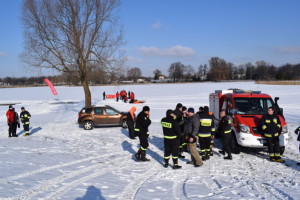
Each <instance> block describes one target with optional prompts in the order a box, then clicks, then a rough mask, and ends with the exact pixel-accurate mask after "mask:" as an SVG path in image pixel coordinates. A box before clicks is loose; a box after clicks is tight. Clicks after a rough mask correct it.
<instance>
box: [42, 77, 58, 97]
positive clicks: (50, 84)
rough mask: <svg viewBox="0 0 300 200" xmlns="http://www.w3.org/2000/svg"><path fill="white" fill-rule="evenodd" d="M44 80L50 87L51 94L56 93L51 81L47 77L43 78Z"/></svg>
mask: <svg viewBox="0 0 300 200" xmlns="http://www.w3.org/2000/svg"><path fill="white" fill-rule="evenodd" d="M44 81H45V83H47V85H48V86H49V87H50V89H51V91H52V94H53V95H58V94H57V92H56V89H55V88H54V86H53V84H52V82H51V81H50V80H49V79H47V78H45V79H44Z"/></svg>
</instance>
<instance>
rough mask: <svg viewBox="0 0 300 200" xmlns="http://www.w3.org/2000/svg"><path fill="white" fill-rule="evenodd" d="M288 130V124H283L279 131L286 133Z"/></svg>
mask: <svg viewBox="0 0 300 200" xmlns="http://www.w3.org/2000/svg"><path fill="white" fill-rule="evenodd" d="M288 131H289V130H288V126H287V125H285V126H283V127H282V130H281V133H288Z"/></svg>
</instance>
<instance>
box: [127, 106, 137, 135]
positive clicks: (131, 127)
mask: <svg viewBox="0 0 300 200" xmlns="http://www.w3.org/2000/svg"><path fill="white" fill-rule="evenodd" d="M135 111H136V107H132V108H131V109H130V110H129V111H128V113H127V118H126V123H127V126H128V133H129V137H130V139H135V135H134V123H135V113H134V112H135Z"/></svg>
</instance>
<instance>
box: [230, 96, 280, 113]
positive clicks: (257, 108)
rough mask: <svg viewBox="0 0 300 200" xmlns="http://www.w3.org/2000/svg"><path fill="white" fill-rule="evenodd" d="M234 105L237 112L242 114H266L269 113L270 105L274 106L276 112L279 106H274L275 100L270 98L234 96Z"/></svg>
mask: <svg viewBox="0 0 300 200" xmlns="http://www.w3.org/2000/svg"><path fill="white" fill-rule="evenodd" d="M234 105H235V109H236V114H240V115H243V114H244V115H264V114H267V113H268V108H269V107H274V111H275V113H278V112H277V107H275V106H274V102H273V100H272V99H270V98H245V97H241V98H239V97H237V98H234Z"/></svg>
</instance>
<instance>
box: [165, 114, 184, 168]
mask: <svg viewBox="0 0 300 200" xmlns="http://www.w3.org/2000/svg"><path fill="white" fill-rule="evenodd" d="M174 117H175V114H174V112H173V111H172V110H167V113H166V117H164V118H162V120H161V125H162V128H163V133H164V147H165V152H164V159H165V164H164V167H166V168H167V167H168V166H169V160H170V155H171V154H172V159H173V169H179V168H181V166H180V165H178V152H179V139H180V138H179V137H180V135H181V133H180V128H179V124H178V122H177V121H176V120H174Z"/></svg>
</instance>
